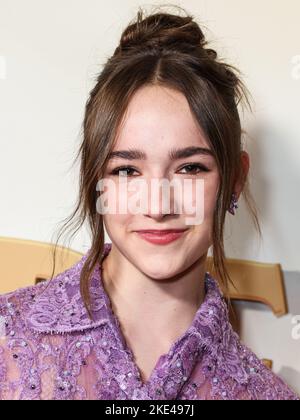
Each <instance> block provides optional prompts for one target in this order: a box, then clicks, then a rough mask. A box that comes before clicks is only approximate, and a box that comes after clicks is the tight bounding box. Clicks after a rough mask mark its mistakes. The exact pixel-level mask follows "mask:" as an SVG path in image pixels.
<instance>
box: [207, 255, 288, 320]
mask: <svg viewBox="0 0 300 420" xmlns="http://www.w3.org/2000/svg"><path fill="white" fill-rule="evenodd" d="M225 264H226V268H227V270H228V272H229V275H230V277H231V279H232V280H233V283H234V285H235V287H234V286H233V285H231V284H230V285H229V295H230V298H231V299H232V300H244V301H245V300H246V301H252V302H260V303H264V304H265V305H267V306H269V307H270V308H271V309H272V311H273V313H274V314H275V315H276V316H277V317H280V316H283V315H285V314H287V313H288V307H287V300H286V293H285V287H284V281H283V274H282V270H281V265H280V264H267V263H261V262H256V261H247V260H239V259H231V258H227V259H226V262H225ZM211 267H212V257H208V258H207V269H208V271H209V270H210V271H211V274H212V275H213V269H212V268H211Z"/></svg>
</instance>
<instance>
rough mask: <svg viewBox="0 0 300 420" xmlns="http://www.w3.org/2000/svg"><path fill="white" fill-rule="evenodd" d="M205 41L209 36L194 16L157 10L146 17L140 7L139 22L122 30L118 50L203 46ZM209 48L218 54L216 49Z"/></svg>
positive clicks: (213, 54) (212, 53)
mask: <svg viewBox="0 0 300 420" xmlns="http://www.w3.org/2000/svg"><path fill="white" fill-rule="evenodd" d="M205 44H206V40H205V36H204V34H203V32H202V31H201V29H200V27H199V25H198V24H197V23H196V22H195V21H194V20H193V17H191V16H176V15H172V14H168V13H156V14H153V15H150V16H148V17H146V18H144V16H143V11H142V10H139V11H138V14H137V20H136V22H134V23H132V24H130V25H129V26H128V27H127V28H126V29H125V30H124V32H123V33H122V36H121V41H120V46H119V48H118V50H122V51H126V50H131V49H136V48H143V49H144V48H145V47H153V48H155V47H156V48H163V47H166V48H167V47H175V48H177V49H182V48H195V47H198V48H199V47H204V45H205ZM206 51H207V52H208V54H210V55H211V56H214V57H216V52H215V51H213V50H206Z"/></svg>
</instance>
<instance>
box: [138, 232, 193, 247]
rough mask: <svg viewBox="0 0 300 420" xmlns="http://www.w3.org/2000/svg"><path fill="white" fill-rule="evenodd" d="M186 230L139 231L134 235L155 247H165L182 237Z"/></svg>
mask: <svg viewBox="0 0 300 420" xmlns="http://www.w3.org/2000/svg"><path fill="white" fill-rule="evenodd" d="M187 230H188V229H168V230H139V231H136V233H137V234H138V235H139V236H140V237H141V238H142V239H144V240H146V241H147V242H150V243H152V244H156V245H167V244H169V243H170V242H173V241H175V240H177V239H179V238H181V237H182V236H183V234H184V233H185V232H186V231H187Z"/></svg>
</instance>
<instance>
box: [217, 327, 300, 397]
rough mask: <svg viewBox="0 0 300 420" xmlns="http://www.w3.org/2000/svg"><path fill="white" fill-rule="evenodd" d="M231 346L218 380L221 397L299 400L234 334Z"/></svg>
mask: <svg viewBox="0 0 300 420" xmlns="http://www.w3.org/2000/svg"><path fill="white" fill-rule="evenodd" d="M229 344H230V345H229V346H228V348H226V349H224V351H222V355H221V357H220V359H219V369H218V376H219V377H220V378H221V379H222V380H221V381H220V383H222V384H223V385H222V387H223V388H222V389H221V395H223V396H228V397H231V399H246V400H299V396H298V395H296V393H295V392H294V391H293V390H292V389H291V388H290V387H289V386H288V385H287V384H286V383H285V381H284V380H283V379H282V378H281V377H280V376H278V375H276V374H275V373H274V372H273V371H271V370H270V369H269V368H267V367H266V366H265V365H264V363H263V362H262V360H261V359H259V358H258V356H257V355H256V354H255V353H254V352H253V351H251V350H250V349H249V348H248V347H247V346H246V345H245V344H243V343H242V342H241V340H240V337H239V336H238V335H237V334H236V333H235V332H233V331H232V332H231V338H230V343H229Z"/></svg>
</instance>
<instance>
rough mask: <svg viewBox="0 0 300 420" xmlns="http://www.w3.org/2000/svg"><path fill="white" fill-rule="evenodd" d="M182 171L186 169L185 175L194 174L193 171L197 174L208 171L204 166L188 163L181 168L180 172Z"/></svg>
mask: <svg viewBox="0 0 300 420" xmlns="http://www.w3.org/2000/svg"><path fill="white" fill-rule="evenodd" d="M183 169H184V170H185V169H187V172H186V173H188V174H190V173H193V172H195V170H196V171H197V173H199V172H209V169H208V168H206V166H204V165H200V164H199V163H190V164H188V165H185V166H183V167H182V168H181V169H180V170H183ZM197 173H196V174H197Z"/></svg>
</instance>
